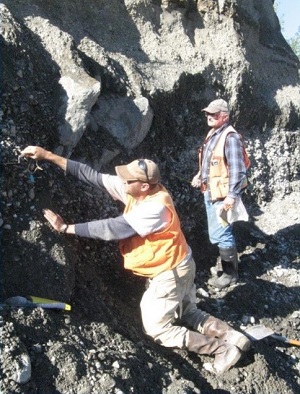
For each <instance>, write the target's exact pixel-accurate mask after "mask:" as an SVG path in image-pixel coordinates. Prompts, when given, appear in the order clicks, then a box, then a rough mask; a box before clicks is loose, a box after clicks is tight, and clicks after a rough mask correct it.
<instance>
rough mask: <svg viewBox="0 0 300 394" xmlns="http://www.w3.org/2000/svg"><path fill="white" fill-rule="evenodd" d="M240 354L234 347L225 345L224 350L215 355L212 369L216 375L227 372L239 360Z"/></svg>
mask: <svg viewBox="0 0 300 394" xmlns="http://www.w3.org/2000/svg"><path fill="white" fill-rule="evenodd" d="M241 356H242V353H241V352H240V350H239V349H238V348H237V347H236V346H234V345H226V348H225V349H224V350H223V351H222V352H221V353H218V354H216V355H215V361H214V367H215V369H216V371H217V372H218V373H223V372H226V371H228V370H229V369H230V368H231V367H233V366H234V365H235V364H236V363H237V362H238V361H239V359H240V358H241Z"/></svg>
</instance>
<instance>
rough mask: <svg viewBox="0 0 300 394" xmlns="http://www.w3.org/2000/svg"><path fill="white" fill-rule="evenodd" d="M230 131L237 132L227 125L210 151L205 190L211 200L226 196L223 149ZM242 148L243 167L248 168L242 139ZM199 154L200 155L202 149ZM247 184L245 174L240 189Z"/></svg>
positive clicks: (227, 175) (248, 163) (247, 159)
mask: <svg viewBox="0 0 300 394" xmlns="http://www.w3.org/2000/svg"><path fill="white" fill-rule="evenodd" d="M210 133H211V132H209V133H208V137H209V135H210ZM230 133H236V134H238V133H237V131H236V130H235V129H234V128H233V127H232V126H228V127H227V128H226V129H225V130H224V131H222V133H221V136H220V137H219V139H218V141H217V143H216V145H215V147H214V149H213V151H212V153H211V157H210V166H209V172H208V180H207V190H208V191H209V193H210V199H211V200H212V201H216V200H221V199H224V198H226V197H227V195H228V192H229V172H228V165H227V163H226V158H225V154H224V150H225V141H226V138H227V136H228V134H230ZM242 149H243V157H244V163H245V167H246V168H247V169H248V168H249V166H250V160H249V157H248V154H247V152H246V149H245V147H244V144H243V141H242ZM200 155H201V157H202V149H201V152H200ZM247 185H248V181H247V177H246V176H245V180H244V183H243V186H242V189H245V188H246V187H247Z"/></svg>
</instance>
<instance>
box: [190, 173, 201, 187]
mask: <svg viewBox="0 0 300 394" xmlns="http://www.w3.org/2000/svg"><path fill="white" fill-rule="evenodd" d="M191 185H192V186H193V187H200V186H201V178H200V174H199V173H198V174H197V175H195V176H194V178H193V179H192V182H191Z"/></svg>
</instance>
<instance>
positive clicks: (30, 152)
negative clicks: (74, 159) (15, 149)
mask: <svg viewBox="0 0 300 394" xmlns="http://www.w3.org/2000/svg"><path fill="white" fill-rule="evenodd" d="M21 156H23V157H27V158H29V159H34V160H47V161H50V162H51V163H53V164H56V165H57V166H58V167H60V168H61V169H62V170H64V171H66V169H67V159H66V158H64V157H62V156H58V155H56V154H54V153H52V152H50V151H48V150H46V149H44V148H41V147H39V146H27V148H25V149H23V150H22V152H21Z"/></svg>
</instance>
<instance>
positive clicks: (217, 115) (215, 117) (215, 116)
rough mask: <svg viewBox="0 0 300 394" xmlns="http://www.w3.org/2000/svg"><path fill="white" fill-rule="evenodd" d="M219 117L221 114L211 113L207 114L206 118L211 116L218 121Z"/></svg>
mask: <svg viewBox="0 0 300 394" xmlns="http://www.w3.org/2000/svg"><path fill="white" fill-rule="evenodd" d="M219 115H220V112H217V113H216V114H211V113H209V112H205V116H206V117H208V116H211V117H212V118H214V119H217V118H218V117H219Z"/></svg>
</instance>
